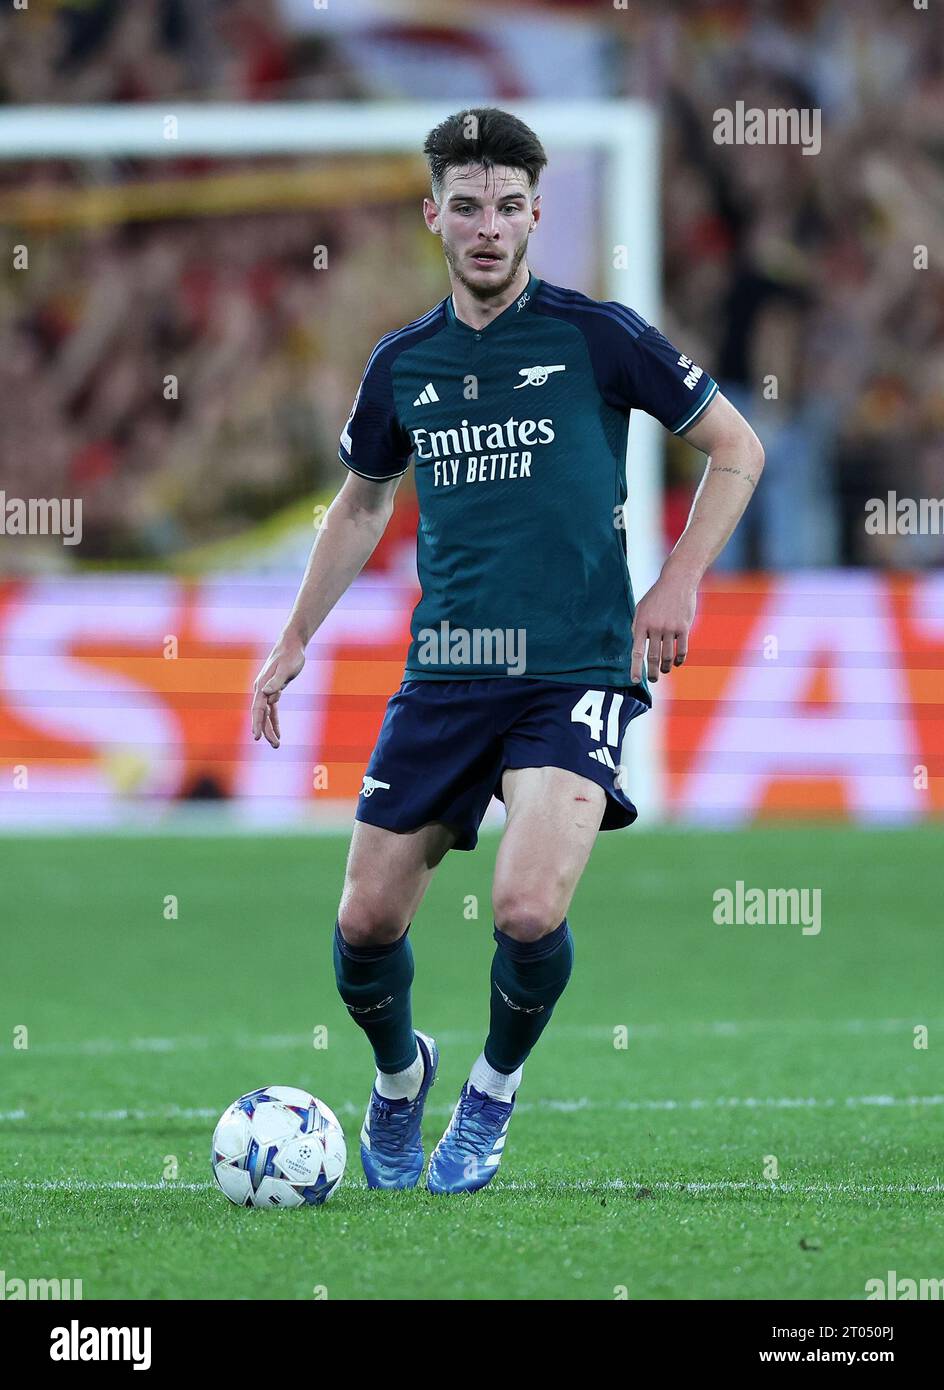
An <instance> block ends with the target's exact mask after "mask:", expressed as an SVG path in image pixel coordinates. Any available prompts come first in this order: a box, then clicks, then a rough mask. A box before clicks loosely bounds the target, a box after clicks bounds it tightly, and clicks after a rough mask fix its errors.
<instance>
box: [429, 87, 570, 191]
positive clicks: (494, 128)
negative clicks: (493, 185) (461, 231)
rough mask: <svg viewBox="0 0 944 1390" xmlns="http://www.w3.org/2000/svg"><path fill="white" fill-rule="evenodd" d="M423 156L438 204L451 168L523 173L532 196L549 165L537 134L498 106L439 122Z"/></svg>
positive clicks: (469, 110)
mask: <svg viewBox="0 0 944 1390" xmlns="http://www.w3.org/2000/svg"><path fill="white" fill-rule="evenodd" d="M423 153H424V154H425V156H426V160H427V163H428V164H429V177H430V183H431V184H432V190H433V197H434V198H435V199H436V201H437V202H439V198H440V195H441V193H442V188H443V183H444V182H445V178H446V171H447V170H448V169H450V168H453V167H456V166H458V167H459V168H465V167H466V166H467V165H470V164H471V165H477V166H479V167H480V168H483V169H491V168H493V167H494V166H495V165H499V164H503V165H506V166H507V167H508V168H510V169H521V170H522V172H523V173H525V174H526V175H527V177H528V183H529V184H530V186H531V191H532V193H533V192H534V189H535V188H536V187H537V182H538V179H539V178H540V177H541V171H542V169H544V167H545V165H546V164H547V155H546V154H545V152H544V146H543V145H542V144H541V142H540V140H539V139H538V137H537V136H536V135H535V133H534V131H533V130H531V128H530V127H529V126H526V125H525V123H524V121H519V119H518V117H517V116H512V115H511V114H510V113H509V112H508V111H501V110H499V108H498V107H497V106H470V107H468V108H467V109H466V110H465V111H457V112H456V113H455V115H453V116H448V117H447V118H446V120H444V121H440V123H439V125H438V126H436V127H435V129H434V130H431V131H430V132H429V134H428V135H427V137H426V143H425V144H424V146H423Z"/></svg>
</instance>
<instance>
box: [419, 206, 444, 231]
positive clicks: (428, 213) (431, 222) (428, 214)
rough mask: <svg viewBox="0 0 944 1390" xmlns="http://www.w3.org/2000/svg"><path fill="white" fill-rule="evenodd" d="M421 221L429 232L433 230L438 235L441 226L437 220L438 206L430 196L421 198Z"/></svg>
mask: <svg viewBox="0 0 944 1390" xmlns="http://www.w3.org/2000/svg"><path fill="white" fill-rule="evenodd" d="M423 221H424V222H425V223H426V225H427V227H428V228H429V230H430V231H431V232H435V234H436V235H437V236H439V235H440V232H441V230H442V227H441V224H440V221H439V208H438V207H437V206H436V204H435V203H434V202H433V200H432V198H424V199H423Z"/></svg>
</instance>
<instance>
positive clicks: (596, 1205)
mask: <svg viewBox="0 0 944 1390" xmlns="http://www.w3.org/2000/svg"><path fill="white" fill-rule="evenodd" d="M346 844H347V839H346V837H342V836H326V837H318V838H310V837H307V836H288V837H277V836H258V837H249V836H244V837H240V836H232V837H229V836H225V835H219V836H212V837H210V836H189V837H187V836H179V837H178V836H169V835H168V836H163V835H162V836H153V837H137V836H126V837H104V836H103V837H95V836H89V837H77V838H23V839H13V840H7V841H6V842H5V843H4V844H3V846H2V847H0V857H2V859H3V860H4V864H5V868H4V873H3V884H4V887H3V902H2V915H3V919H4V925H3V957H4V959H3V968H2V980H0V990H2V1043H3V1045H2V1050H0V1058H2V1076H3V1087H2V1097H0V1113H2V1119H0V1144H2V1174H0V1268H2V1269H3V1270H4V1272H5V1274H6V1277H7V1278H8V1279H10V1278H14V1277H18V1278H31V1277H35V1278H62V1279H64V1278H72V1279H79V1278H81V1279H82V1281H83V1293H84V1296H85V1298H87V1299H88V1298H97V1297H99V1298H119V1297H129V1298H184V1299H191V1298H226V1299H238V1298H293V1299H311V1298H313V1297H324V1296H327V1297H328V1298H329V1299H352V1298H361V1299H363V1298H370V1299H375V1298H379V1299H397V1298H420V1299H423V1298H447V1299H450V1298H455V1299H460V1298H461V1299H474V1298H490V1297H497V1298H515V1299H572V1298H586V1299H607V1300H609V1299H613V1298H615V1297H620V1296H625V1297H628V1298H630V1299H655V1298H674V1299H698V1298H709V1299H715V1298H737V1299H755V1298H774V1299H792V1298H804V1297H810V1298H843V1299H862V1298H864V1297H865V1284H866V1280H867V1279H870V1278H884V1277H885V1275H886V1273H887V1271H889V1270H895V1271H897V1273H898V1276H899V1277H900V1278H904V1277H912V1278H921V1277H925V1278H931V1277H939V1276H941V1275H944V1269H942V1268H941V1243H940V1230H941V1219H942V1210H944V1185H942V1174H941V1163H940V1158H941V1143H940V1121H941V1117H942V1115H944V1108H942V1103H944V1068H942V1059H944V1031H942V1027H944V1013H942V1001H941V995H940V977H941V971H940V964H941V949H942V948H941V938H940V932H941V925H942V924H941V895H940V887H941V862H942V860H941V835H940V829H939V828H934V827H928V828H920V829H914V830H902V831H888V830H874V831H868V830H855V829H851V828H844V827H820V826H816V827H806V828H798V827H770V828H764V829H757V830H753V831H745V832H736V833H724V834H722V833H715V834H712V833H707V832H706V833H700V832H699V833H694V832H686V831H681V830H677V831H661V832H651V833H644V832H642V831H635V832H634V831H628V832H621V833H616V834H611V835H604V836H602V837H601V839H600V841H599V842H598V845H597V847H596V849H595V851H594V855H593V858H592V860H591V863H590V867H589V869H588V870H587V873H586V875H585V878H584V881H583V883H582V885H581V887H580V889H579V892H578V895H577V898H576V900H575V902H574V905H573V907H572V910H571V913H570V920H571V923H572V926H573V929H574V935H575V940H576V963H575V972H574V977H573V979H572V981H571V985H570V987H569V989H568V991H567V993H566V994H565V995H564V997H563V999H562V1000H561V1002H560V1004H559V1005H558V1008H557V1011H556V1014H555V1017H554V1019H553V1020H552V1022H551V1024H550V1026H549V1028H548V1031H547V1033H546V1034H545V1036H544V1038H543V1040H542V1042H541V1044H540V1045H539V1047H538V1049H537V1050H536V1051H535V1053H534V1055H533V1056H532V1058H531V1060H530V1062H529V1063H528V1065H527V1067H526V1071H525V1080H524V1084H523V1086H522V1089H521V1091H520V1093H519V1109H518V1112H517V1113H516V1115H515V1116H514V1118H513V1120H512V1124H511V1129H510V1131H509V1140H508V1147H507V1151H506V1157H505V1161H504V1162H503V1164H502V1168H501V1171H500V1173H499V1176H498V1177H497V1178H496V1180H495V1181H494V1182H493V1183H492V1185H491V1186H490V1187H489V1188H488V1189H486V1190H485V1191H483V1192H481V1193H479V1194H477V1195H476V1196H473V1197H468V1196H463V1197H457V1198H433V1197H431V1196H429V1195H428V1194H427V1193H426V1192H425V1190H423V1189H422V1188H418V1189H416V1190H415V1191H413V1192H409V1193H378V1192H369V1191H368V1190H367V1189H366V1187H365V1185H364V1180H363V1175H362V1173H361V1168H360V1160H359V1156H358V1131H359V1128H360V1122H361V1118H362V1115H363V1110H364V1106H365V1104H366V1100H367V1096H368V1093H369V1089H370V1084H371V1079H372V1074H373V1073H372V1066H371V1062H370V1056H369V1051H368V1048H367V1044H366V1042H365V1040H364V1038H363V1036H362V1035H361V1034H360V1033H359V1031H358V1030H357V1029H356V1028H355V1027H354V1026H353V1025H352V1024H351V1022H350V1021H349V1019H348V1017H347V1015H346V1013H345V1011H344V1009H343V1007H342V1006H341V1004H340V1002H339V1001H338V999H337V996H336V994H335V989H334V979H333V974H332V969H331V960H330V937H331V931H332V929H333V924H334V914H335V907H336V903H337V898H338V894H339V890H340V886H341V879H342V873H343V866H344V858H345V852H346ZM496 844H497V841H496V839H494V838H493V837H488V838H483V840H482V842H481V844H480V846H479V849H478V850H477V851H476V853H474V854H472V855H466V854H452V855H449V856H448V857H447V860H446V862H445V863H444V864H443V865H442V866H441V868H440V870H439V872H438V874H437V877H436V879H435V881H434V884H433V886H432V888H431V890H430V892H429V894H428V896H427V899H426V901H425V903H424V905H423V907H422V909H421V910H420V913H419V914H418V917H417V920H416V923H415V925H414V927H413V944H414V950H415V954H416V960H417V979H416V984H415V987H414V1001H415V1018H416V1022H417V1025H418V1026H419V1027H421V1028H423V1029H424V1030H426V1031H428V1032H431V1033H433V1034H435V1035H436V1036H437V1037H438V1038H439V1040H440V1043H441V1046H442V1066H441V1070H440V1080H439V1082H438V1084H437V1086H436V1087H435V1089H434V1091H433V1092H432V1094H431V1098H430V1102H429V1105H428V1108H427V1118H426V1124H425V1136H426V1140H427V1145H428V1147H431V1146H432V1144H434V1143H435V1142H436V1140H437V1139H438V1137H439V1135H440V1133H441V1131H442V1128H443V1127H444V1125H445V1123H446V1120H447V1117H448V1115H449V1113H450V1112H451V1109H452V1106H453V1104H454V1102H455V1098H456V1096H457V1094H458V1090H459V1087H460V1085H461V1083H462V1081H463V1080H464V1078H465V1076H466V1074H467V1070H468V1067H469V1065H470V1063H471V1062H472V1060H473V1058H474V1057H475V1056H476V1055H477V1053H478V1051H479V1049H480V1047H481V1043H482V1040H483V1037H484V1030H485V1025H486V1018H487V1000H488V994H487V977H488V965H489V960H490V956H491V951H492V942H491V914H490V907H489V888H490V881H491V868H492V864H493V862H494V854H495V848H496ZM738 879H741V880H743V881H744V882H745V883H746V884H747V885H748V886H749V887H754V886H757V887H763V888H768V887H810V888H816V887H818V888H820V889H821V890H822V923H823V925H822V931H821V932H820V934H819V935H818V936H814V935H803V934H802V932H801V930H800V928H799V927H794V926H718V925H715V923H714V922H713V920H712V914H713V906H714V905H713V897H712V895H713V893H714V892H715V890H716V889H718V888H724V887H730V888H733V887H734V884H735V882H736V881H737V880H738ZM170 895H173V897H174V898H176V900H177V904H178V915H177V917H176V919H171V920H167V919H166V918H165V901H166V900H167V899H169V897H170ZM472 897H474V898H477V901H478V919H477V920H474V919H470V918H469V917H468V916H467V915H466V914H467V912H468V903H469V900H470V898H472ZM922 1025H923V1026H926V1027H927V1028H928V1030H929V1032H928V1045H927V1047H926V1048H920V1047H916V1046H915V1028H916V1027H920V1026H922ZM21 1026H25V1027H26V1029H27V1030H28V1034H27V1038H26V1040H27V1042H28V1046H26V1047H25V1048H24V1047H22V1046H17V1045H15V1044H16V1043H18V1042H19V1043H21V1042H22V1041H23V1040H24V1035H23V1033H22V1032H21V1031H15V1030H17V1029H19V1028H20V1027H21ZM316 1026H321V1027H325V1028H327V1044H328V1045H327V1047H326V1048H318V1049H316V1048H315V1047H314V1046H313V1037H314V1034H313V1030H314V1029H315V1027H316ZM621 1029H626V1030H627V1034H626V1036H627V1038H628V1041H627V1045H626V1046H625V1047H623V1046H618V1045H617V1044H619V1043H620V1042H621V1041H622V1038H623V1034H622V1033H621V1032H620V1030H621ZM280 1083H281V1084H287V1085H296V1086H303V1087H305V1088H307V1089H308V1090H311V1091H313V1092H314V1093H315V1094H316V1095H320V1096H322V1097H323V1098H324V1099H325V1100H326V1101H327V1102H328V1104H329V1105H331V1106H333V1107H334V1108H335V1109H336V1110H337V1112H338V1114H339V1116H340V1118H341V1120H342V1123H343V1124H344V1127H345V1131H346V1135H347V1140H348V1152H349V1162H348V1169H347V1175H346V1178H345V1182H344V1185H343V1187H342V1188H341V1189H340V1190H339V1192H338V1193H337V1194H336V1196H335V1197H334V1198H333V1200H332V1201H331V1202H330V1203H329V1204H328V1205H327V1206H326V1207H324V1208H321V1209H302V1210H296V1211H271V1212H270V1211H245V1210H241V1209H238V1208H236V1207H234V1206H232V1205H230V1204H229V1203H228V1202H227V1201H226V1200H225V1199H224V1197H223V1196H222V1194H221V1193H220V1192H218V1191H217V1190H216V1189H215V1188H213V1187H211V1186H210V1185H209V1144H210V1136H211V1133H212V1129H213V1124H214V1122H215V1118H216V1116H217V1115H218V1114H219V1113H220V1112H222V1110H223V1109H224V1108H225V1106H226V1105H227V1104H228V1103H229V1102H230V1101H232V1100H233V1099H234V1098H235V1097H236V1096H237V1095H239V1094H241V1093H243V1092H245V1091H248V1090H250V1089H252V1088H254V1087H256V1086H261V1085H274V1084H280ZM774 1161H775V1162H776V1169H774V1168H773V1166H772V1165H773V1163H774ZM774 1171H776V1173H777V1177H776V1179H773V1178H771V1177H770V1176H769V1174H771V1173H772V1172H774ZM165 1174H167V1175H171V1176H166V1177H165ZM173 1175H176V1176H173Z"/></svg>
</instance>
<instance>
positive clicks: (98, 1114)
mask: <svg viewBox="0 0 944 1390" xmlns="http://www.w3.org/2000/svg"><path fill="white" fill-rule="evenodd" d="M937 1105H944V1095H931V1096H888V1095H871V1096H845V1097H835V1096H822V1097H814V1096H716V1097H714V1098H713V1099H711V1100H705V1099H701V1098H699V1097H695V1098H693V1099H687V1100H677V1099H663V1100H632V1099H626V1098H618V1099H616V1100H591V1099H590V1098H589V1097H587V1096H580V1097H578V1098H576V1099H573V1100H564V1099H557V1098H555V1097H542V1098H540V1099H538V1100H522V1101H519V1102H518V1104H517V1107H516V1110H517V1111H518V1112H520V1113H524V1114H527V1113H528V1112H534V1111H547V1110H549V1111H552V1112H555V1113H561V1114H573V1113H576V1112H582V1111H589V1110H593V1111H603V1112H604V1113H612V1112H618V1111H630V1112H637V1111H653V1110H656V1111H658V1110H662V1111H673V1110H681V1111H691V1110H844V1109H845V1110H856V1109H862V1108H867V1109H872V1108H876V1109H883V1110H884V1109H899V1108H905V1109H916V1108H919V1107H923V1106H937ZM332 1108H333V1109H334V1111H335V1114H337V1115H344V1116H348V1117H356V1118H357V1119H360V1118H361V1116H362V1114H363V1110H364V1104H363V1102H357V1101H350V1100H347V1101H342V1102H341V1103H340V1104H338V1105H335V1106H333V1107H332ZM453 1109H454V1106H453V1105H452V1103H451V1102H450V1103H445V1104H440V1105H427V1107H426V1111H425V1113H426V1114H427V1115H432V1116H449V1115H451V1114H452V1112H453ZM221 1114H222V1111H221V1110H217V1109H214V1108H213V1107H211V1106H207V1105H199V1106H176V1105H168V1106H158V1107H155V1108H153V1109H148V1108H146V1107H129V1108H121V1109H116V1110H76V1111H71V1112H63V1111H60V1110H57V1111H56V1118H57V1120H60V1121H61V1120H67V1121H79V1120H85V1121H91V1122H93V1123H95V1124H99V1123H111V1122H121V1121H128V1120H130V1121H157V1122H165V1121H169V1120H216V1119H219V1117H220V1115H221ZM47 1118H48V1112H46V1111H42V1110H40V1111H33V1112H32V1113H30V1112H29V1111H27V1110H23V1109H19V1110H0V1123H4V1122H15V1121H18V1120H26V1121H29V1120H31V1119H32V1120H35V1121H38V1122H40V1123H42V1122H43V1121H45V1120H46V1119H47Z"/></svg>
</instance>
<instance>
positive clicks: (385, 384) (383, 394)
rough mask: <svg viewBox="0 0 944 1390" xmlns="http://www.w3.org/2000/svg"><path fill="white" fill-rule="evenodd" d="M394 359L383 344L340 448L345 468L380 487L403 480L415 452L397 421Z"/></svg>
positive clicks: (371, 363)
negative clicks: (393, 371)
mask: <svg viewBox="0 0 944 1390" xmlns="http://www.w3.org/2000/svg"><path fill="white" fill-rule="evenodd" d="M392 358H393V354H392V353H390V352H385V351H384V349H383V346H382V344H378V346H377V347H376V348H375V349H374V351H373V352H372V353H371V356H370V360H369V361H368V363H367V368H366V370H365V372H364V376H363V378H362V380H361V384H360V386H358V388H357V395H356V396H355V397H354V404H353V406H352V407H351V413H350V415H349V417H348V421H347V424H346V425H345V426H344V429H343V430H342V431H341V442H340V446H339V448H338V456H339V458H340V460H341V462H342V463H343V464H344V465H345V467H347V468H350V470H351V472H352V473H357V474H358V475H359V476H360V477H361V478H370V479H372V481H374V482H376V483H382V482H385V481H386V480H387V479H389V478H399V477H401V476H402V474H404V473H405V472H406V470H407V469H408V468H409V466H410V455H411V454H412V452H413V444H412V441H411V439H410V436H409V435H408V434H407V432H406V430H404V429H403V427H402V426H401V424H400V422H399V420H398V418H397V410H396V402H395V400H394V394H393V377H392V373H391V362H392Z"/></svg>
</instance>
